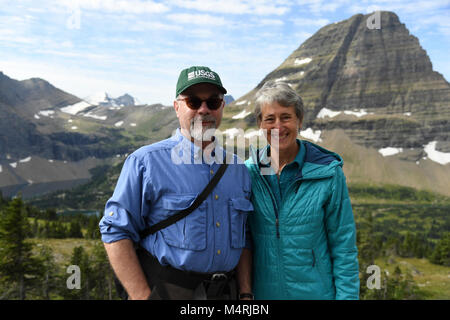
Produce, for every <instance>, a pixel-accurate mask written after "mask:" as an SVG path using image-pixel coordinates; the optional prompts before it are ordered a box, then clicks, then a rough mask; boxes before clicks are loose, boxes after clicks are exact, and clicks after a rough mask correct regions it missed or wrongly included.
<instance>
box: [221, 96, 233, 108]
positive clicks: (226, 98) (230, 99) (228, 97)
mask: <svg viewBox="0 0 450 320" xmlns="http://www.w3.org/2000/svg"><path fill="white" fill-rule="evenodd" d="M223 98H224V100H225V105H227V104H230V103H232V102H233V101H234V98H233V96H232V95H231V94H226V95H225V96H224V97H223Z"/></svg>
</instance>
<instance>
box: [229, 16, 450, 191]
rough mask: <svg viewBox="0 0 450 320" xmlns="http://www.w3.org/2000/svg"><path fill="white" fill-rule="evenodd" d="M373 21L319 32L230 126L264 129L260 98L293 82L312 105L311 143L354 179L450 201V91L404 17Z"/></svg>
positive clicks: (234, 110) (235, 112) (241, 106)
mask: <svg viewBox="0 0 450 320" xmlns="http://www.w3.org/2000/svg"><path fill="white" fill-rule="evenodd" d="M370 16H371V14H368V15H362V14H357V15H354V16H352V17H351V18H349V19H347V20H344V21H341V22H337V23H333V24H330V25H327V26H324V27H323V28H321V29H320V30H318V31H317V32H316V33H315V34H314V35H313V36H311V37H310V38H309V39H307V40H306V41H305V42H304V43H303V44H301V45H300V47H298V48H297V49H296V50H295V51H294V52H292V54H290V55H289V56H288V57H287V58H286V59H285V61H284V62H282V63H281V65H280V66H279V67H277V68H276V69H275V70H273V71H272V72H270V73H269V74H267V76H265V77H264V79H262V81H261V82H260V83H259V84H258V85H257V86H256V87H255V88H254V89H253V90H251V91H250V92H248V93H247V94H245V95H244V96H242V97H240V98H239V99H237V100H236V101H234V102H233V103H231V104H230V105H229V106H228V107H227V111H226V112H225V117H226V119H225V120H224V122H223V123H224V124H225V126H226V127H225V128H224V129H229V130H230V131H229V132H232V130H233V128H249V127H250V128H251V127H253V128H255V125H256V123H255V118H254V114H253V112H252V111H253V108H254V99H255V98H254V96H255V93H256V91H257V90H258V89H259V88H261V87H262V85H263V84H264V83H265V82H266V81H268V80H275V81H285V82H287V83H288V84H289V85H290V86H291V87H292V88H294V89H295V90H296V91H297V92H298V93H299V94H300V96H301V97H302V98H303V102H304V105H305V119H304V121H303V125H302V131H301V136H302V137H303V138H307V139H310V140H312V141H314V142H316V143H319V144H321V145H323V146H325V147H326V146H330V147H333V150H334V151H336V152H341V153H345V154H346V156H347V158H346V157H344V163H345V165H344V170H347V172H348V178H349V180H350V181H362V182H373V183H386V182H394V183H398V184H402V185H406V186H414V187H416V188H427V189H431V190H434V191H437V192H441V193H445V194H447V195H448V194H450V190H449V188H448V181H450V165H449V163H450V102H449V101H450V85H449V83H448V82H447V81H446V80H445V79H444V77H443V76H442V75H441V74H440V73H438V72H436V71H434V70H433V68H432V63H431V61H430V59H429V57H428V55H427V53H426V52H425V50H424V49H423V48H422V47H421V46H420V43H419V40H418V39H417V38H416V37H415V36H413V35H411V34H410V32H409V31H408V29H407V28H406V27H405V25H404V24H403V23H401V22H400V20H399V18H398V16H397V15H396V14H395V13H393V12H386V11H383V12H381V14H380V17H381V29H369V28H368V27H367V19H368V18H369V17H370ZM337 137H339V139H337ZM348 150H352V151H351V152H350V154H349V153H348ZM352 159H355V161H353V160H352ZM356 159H358V160H357V161H356Z"/></svg>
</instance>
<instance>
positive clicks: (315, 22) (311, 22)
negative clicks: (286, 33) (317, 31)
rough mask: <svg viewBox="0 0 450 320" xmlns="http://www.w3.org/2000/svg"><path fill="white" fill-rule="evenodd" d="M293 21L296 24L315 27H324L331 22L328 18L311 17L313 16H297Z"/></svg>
mask: <svg viewBox="0 0 450 320" xmlns="http://www.w3.org/2000/svg"><path fill="white" fill-rule="evenodd" d="M292 22H293V23H294V24H295V25H296V26H302V27H309V26H314V27H322V26H324V25H326V24H329V23H330V21H329V20H328V19H324V18H321V19H311V18H306V17H305V18H303V17H302V18H295V19H292Z"/></svg>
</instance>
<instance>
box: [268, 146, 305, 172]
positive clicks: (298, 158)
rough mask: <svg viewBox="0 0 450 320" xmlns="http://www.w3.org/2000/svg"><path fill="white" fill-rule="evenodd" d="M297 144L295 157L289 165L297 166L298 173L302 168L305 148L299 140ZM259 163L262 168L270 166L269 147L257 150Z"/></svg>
mask: <svg viewBox="0 0 450 320" xmlns="http://www.w3.org/2000/svg"><path fill="white" fill-rule="evenodd" d="M297 144H298V145H299V147H300V148H299V150H298V152H297V155H296V156H295V158H294V161H293V162H291V163H290V164H289V165H295V166H297V169H298V170H299V171H300V170H301V169H302V168H303V164H304V162H305V154H306V148H305V146H304V145H303V143H302V141H301V140H299V139H297ZM259 163H260V165H261V166H263V167H266V166H270V145H268V146H267V147H265V148H263V149H261V150H259ZM272 171H273V170H272ZM274 174H275V172H274Z"/></svg>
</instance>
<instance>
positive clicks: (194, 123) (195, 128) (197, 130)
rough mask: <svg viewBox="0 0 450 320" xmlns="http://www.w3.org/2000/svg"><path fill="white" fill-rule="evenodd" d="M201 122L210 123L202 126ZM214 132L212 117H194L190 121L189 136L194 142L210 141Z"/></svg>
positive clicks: (214, 126) (214, 123)
mask: <svg viewBox="0 0 450 320" xmlns="http://www.w3.org/2000/svg"><path fill="white" fill-rule="evenodd" d="M202 122H211V123H210V124H208V125H203V124H202ZM215 130H216V119H215V118H214V117H213V116H196V117H194V118H193V119H192V120H191V126H190V135H191V138H193V139H194V140H195V141H211V137H212V136H213V135H214V133H215Z"/></svg>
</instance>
